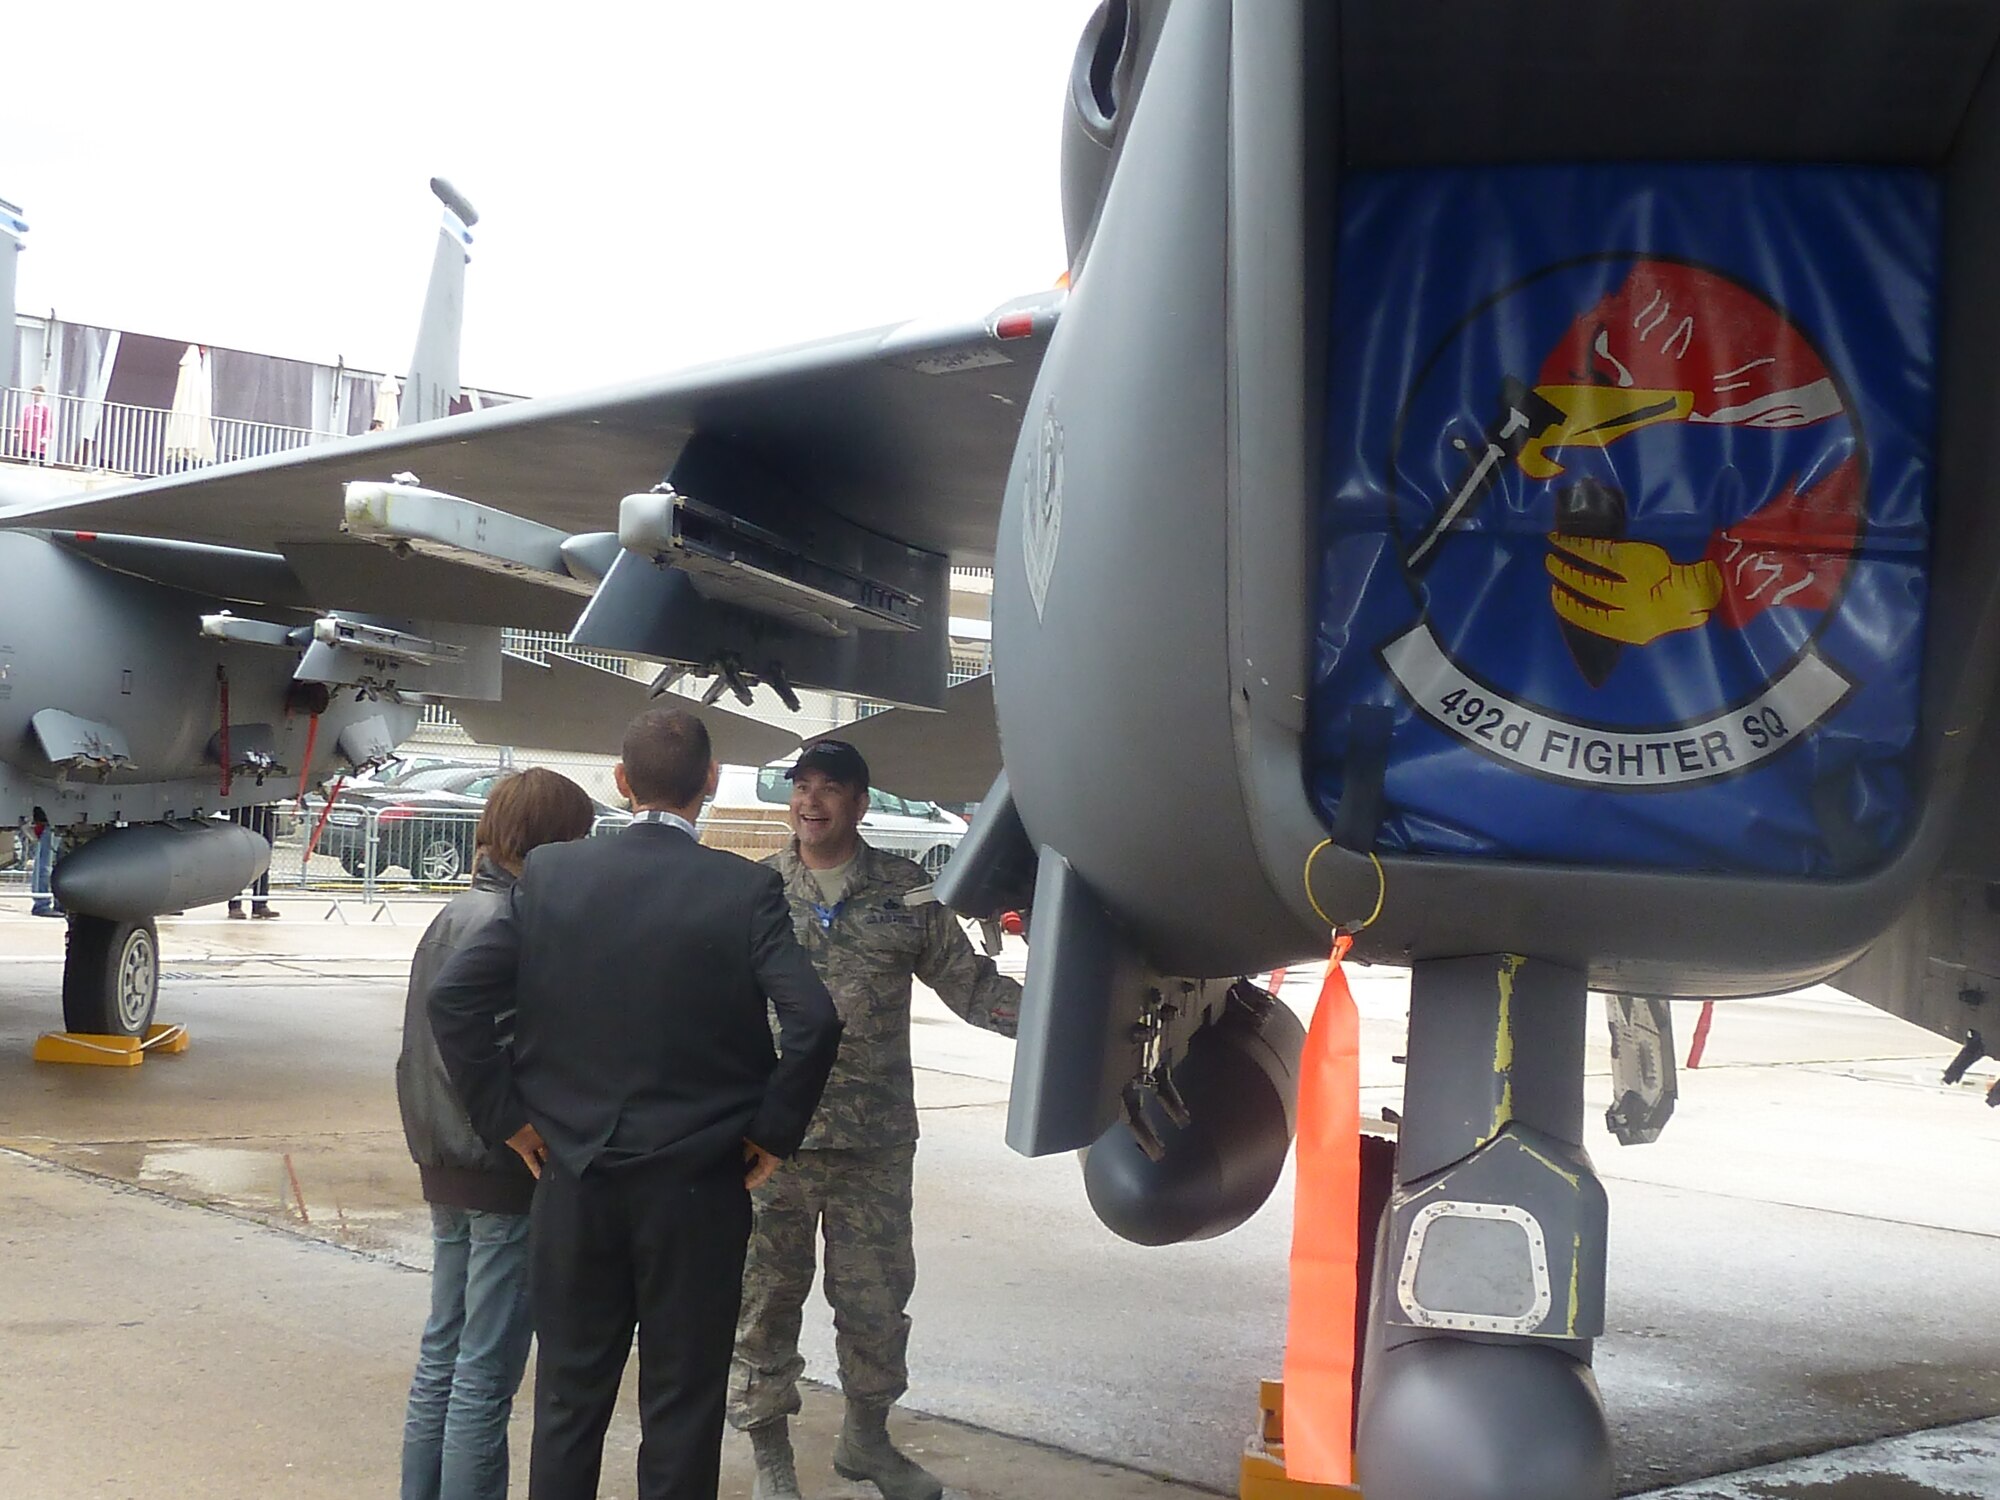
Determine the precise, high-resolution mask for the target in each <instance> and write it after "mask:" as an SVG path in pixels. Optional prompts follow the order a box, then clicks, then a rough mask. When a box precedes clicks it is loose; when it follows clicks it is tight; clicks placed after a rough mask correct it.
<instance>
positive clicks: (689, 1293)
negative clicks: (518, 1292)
mask: <svg viewBox="0 0 2000 1500" xmlns="http://www.w3.org/2000/svg"><path fill="white" fill-rule="evenodd" d="M616 775H617V781H618V789H619V791H620V792H622V793H624V794H625V796H626V797H628V798H629V799H630V800H631V802H632V804H633V806H634V809H635V810H636V811H637V812H638V814H639V817H638V819H637V821H636V822H635V823H634V824H633V826H632V827H631V828H629V829H626V830H625V831H623V832H621V833H619V834H617V835H615V836H612V837H609V838H594V839H583V840H580V841H578V842H576V843H571V844H548V845H544V846H543V847H541V848H539V849H536V850H535V851H534V852H533V854H531V855H530V856H529V858H528V860H527V862H526V864H525V866H524V867H523V869H522V872H521V877H520V879H519V880H518V881H517V882H516V884H515V886H514V889H513V893H512V896H511V899H510V902H509V905H508V908H507V910H506V911H505V913H504V914H502V915H501V916H500V917H499V918H498V919H497V920H496V921H495V922H494V923H493V925H492V926H491V927H490V928H489V929H488V932H487V934H486V935H485V936H484V937H483V938H482V939H480V940H479V941H477V942H476V943H474V944H472V945H470V946H469V947H467V948H465V949H464V950H462V951H461V952H460V953H459V954H458V955H457V956H456V957H455V958H453V959H452V960H451V962H450V963H449V964H447V966H446V967H445V969H444V971H443V972H442V973H441V974H440V975H439V976H438V979H437V983H436V986H435V987H434V988H433V990H432V992H431V1002H430V1015H431V1023H432V1029H433V1030H434V1031H435V1033H436V1035H437V1041H438V1047H439V1050H440V1052H441V1053H442V1054H443V1057H444V1061H445V1066H446V1069H447V1071H448V1072H449V1073H450V1075H451V1078H452V1082H453V1084H454V1085H455V1086H456V1087H457V1089H458V1091H459V1093H460V1095H461V1096H462V1097H463V1099H464V1101H465V1105H466V1109H467V1112H468V1114H469V1115H470V1116H471V1118H472V1122H473V1124H474V1125H475V1126H476V1127H477V1128H478V1130H479V1132H480V1134H481V1135H482V1136H484V1137H485V1138H486V1139H487V1140H489V1141H491V1142H493V1143H495V1144H499V1143H501V1142H504V1143H506V1144H507V1145H509V1146H511V1147H513V1148H514V1150H515V1151H517V1152H519V1153H520V1154H521V1156H522V1158H523V1159H524V1160H526V1161H527V1163H528V1165H529V1167H530V1168H531V1169H532V1170H533V1171H534V1172H535V1173H536V1175H537V1176H538V1177H539V1178H540V1179H541V1180H540V1182H539V1184H538V1185H537V1187H536V1191H535V1200H534V1209H533V1214H532V1219H531V1224H532V1227H531V1230H530V1237H531V1250H530V1266H531V1268H530V1273H529V1276H530V1291H531V1296H532V1299H533V1303H534V1317H535V1332H536V1335H537V1337H538V1339H539V1341H540V1351H541V1352H540V1355H539V1358H538V1360H537V1363H536V1366H535V1436H534V1448H533V1455H532V1457H531V1459H530V1461H529V1491H528V1492H529V1497H530V1500H592V1497H594V1496H595V1495H596V1494H597V1480H598V1470H599V1468H600V1466H601V1464H602V1462H603V1454H604V1432H605V1427H606V1425H607V1424H608V1423H609V1422H610V1420H611V1409H612V1406H613V1404H614V1402H615V1401H616V1399H617V1396H618V1383H619V1380H620V1378H621V1377H622V1376H623V1374H624V1370H625V1361H626V1357H627V1355H628V1354H629V1352H630V1350H631V1346H632V1331H633V1328H634V1326H635V1325H636V1327H637V1329H638V1333H639V1407H640V1418H641V1423H642V1427H643V1436H642V1441H641V1444H640V1449H639V1495H640V1497H641V1500H713V1497H714V1495H715V1491H716V1479H717V1469H718V1466H719V1463H720V1452H721V1443H722V1421H723V1407H724V1400H725V1395H726V1391H727V1382H728V1374H729V1354H730V1346H731V1343H732V1341H733V1339H734V1336H735V1329H736V1317H737V1309H738V1305H739V1301H740V1298H741V1295H742V1285H743V1252H744V1245H745V1242H746V1240H747V1238H748V1235H749V1230H750V1197H749V1193H748V1191H747V1189H748V1188H749V1187H753V1186H757V1185H760V1184H761V1183H762V1182H763V1181H764V1180H765V1179H766V1178H768V1177H769V1176H770V1174H771V1173H772V1172H773V1171H774V1170H775V1169H776V1167H777V1164H778V1159H779V1158H780V1157H785V1156H789V1155H791V1154H792V1153H793V1152H794V1151H796V1150H797V1149H798V1146H799V1142H800V1140H801V1138H802V1137H803V1136H804V1134H805V1129H806V1124H807V1122H808V1121H809V1120H810V1119H811V1118H812V1113H813V1110H814V1108H815V1107H816V1106H817V1105H818V1103H819V1096H820V1091H821V1089H822V1088H823V1087H824V1086H825V1084H826V1078H827V1073H828V1071H829V1070H830V1069H831V1068H832V1066H833V1058H834V1052H835V1049H836V1047H837V1045H838V1042H839V1038H840V1021H839V1018H838V1016H837V1014H836V1012H835V1010H834V1006H833V1002H832V1000H831V999H829V998H828V996H827V992H826V988H825V986H824V985H823V984H821V983H820V980H819V977H818V975H817V974H815V973H814V971H813V966H812V963H811V961H810V960H809V959H808V958H807V957H806V954H805V952H804V950H803V949H801V948H800V946H799V944H798V940H797V938H796V937H794V935H793V930H792V918H791V908H790V906H789V905H788V904H787V902H786V900H785V894H784V886H783V882H782V881H781V880H780V879H779V877H778V874H777V872H776V871H774V870H767V869H765V868H763V867H762V866H759V865H755V864H752V863H750V862H749V861H748V860H744V859H740V858H738V857H737V856H736V855H733V854H727V853H723V852H722V851H720V850H714V849H707V848H704V847H703V846H702V845H700V844H699V843H697V842H696V840H695V829H694V819H695V817H696V816H697V815H698V814H699V813H700V811H701V805H702V802H703V801H704V800H705V799H706V798H707V797H709V796H711V795H713V794H714V791H715V782H716V766H715V763H714V759H713V757H712V756H711V755H710V752H709V743H708V731H707V729H706V728H705V727H704V726H703V725H702V723H701V721H700V720H699V719H696V718H695V717H694V716H693V715H691V714H688V713H685V712H682V711H680V710H676V709H667V708H655V709H651V710H648V711H647V712H646V713H643V714H641V715H640V716H639V717H638V718H636V719H634V720H633V721H632V724H631V726H630V727H629V728H628V729H627V730H626V731H625V744H624V760H623V763H622V764H621V765H620V766H619V767H618V769H617V773H616ZM767 1006H768V1009H767ZM771 1011H775V1012H776V1014H777V1019H778V1035H779V1042H780V1046H781V1048H782V1052H781V1055H778V1056H776V1057H774V1056H773V1049H772V1041H771V1025H770V1020H769V1016H770V1012H771ZM510 1013H511V1015H510ZM509 1027H511V1030H512V1039H511V1042H510V1041H509V1040H508V1037H507V1035H506V1032H507V1029H508V1028H509Z"/></svg>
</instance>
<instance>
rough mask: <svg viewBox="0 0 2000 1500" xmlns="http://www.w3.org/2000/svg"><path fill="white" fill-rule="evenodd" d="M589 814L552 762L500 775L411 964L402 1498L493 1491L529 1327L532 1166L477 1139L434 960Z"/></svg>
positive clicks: (490, 915) (501, 1488)
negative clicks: (426, 1310)
mask: <svg viewBox="0 0 2000 1500" xmlns="http://www.w3.org/2000/svg"><path fill="white" fill-rule="evenodd" d="M595 816H596V809H595V808H594V807H593V806H592V804H591V801H590V798H589V796H588V795H586V794H585V792H584V790H583V788H582V787H580V786H578V785H577V784H576V783H575V782H573V781H571V780H570V779H569V778H568V777H566V776H559V775H557V774H556V773H555V772H554V771H546V770H541V769H539V768H538V769H534V770H528V771H523V772H521V773H520V774H518V775H515V776H509V777H507V778H506V779H505V780H503V781H501V782H500V783H499V784H498V785H497V786H495V787H494V788H493V792H492V795H491V796H490V797H489V798H488V799H487V802H486V809H485V811H484V812H483V813H482V814H481V815H480V819H479V827H478V830H477V832H476V833H475V834H474V836H473V840H474V844H475V845H476V851H477V852H476V853H475V856H474V865H473V875H472V889H471V890H469V891H467V892H465V894H463V895H461V896H458V897H456V898H455V899H454V900H452V901H451V902H450V904H448V905H447V906H446V907H445V909H444V910H443V911H441V912H439V913H438V915H437V919H436V920H435V921H433V922H432V923H431V925H430V929H429V930H428V931H427V932H425V933H424V937H423V941H422V942H421V943H420V944H418V946H417V953H416V958H415V959H414V960H413V961H412V963H411V965H410V991H409V998H408V1001H407V1004H406V1008H405V1010H404V1014H403V1050H402V1054H401V1055H400V1056H399V1057H398V1058H397V1059H396V1099H397V1102H398V1103H399V1104H400V1105H401V1106H402V1112H403V1135H404V1137H405V1138H406V1139H407V1140H408V1142H409V1146H410V1155H411V1157H412V1158H413V1159H414V1160H415V1161H416V1164H417V1173H418V1175H419V1177H420V1178H421V1179H422V1182H423V1191H424V1199H425V1201H426V1202H427V1203H429V1204H430V1209H431V1230H432V1235H433V1238H434V1244H435V1256H434V1258H433V1261H432V1268H431V1313H430V1321H429V1322H428V1323H427V1324H426V1325H425V1327H424V1335H423V1342H422V1344H421V1346H420V1347H419V1351H418V1355H417V1370H416V1374H415V1376H414V1377H412V1379H411V1381H410V1399H409V1406H408V1408H407V1410H406V1411H405V1413H404V1418H403V1489H402V1500H503V1497H504V1496H505V1495H506V1493H507V1468H508V1466H507V1419H508V1417H509V1415H510V1414H511V1413H512V1410H513V1405H514V1393H515V1391H516V1390H517V1389H518V1388H519V1387H520V1384H521V1374H522V1371H523V1370H524V1369H525V1367H526V1365H527V1362H528V1340H529V1335H530V1332H531V1324H530V1318H529V1308H528V1207H529V1203H530V1201H531V1199H532V1198H533V1196H534V1188H535V1179H534V1176H533V1174H532V1173H530V1171H529V1169H528V1165H527V1163H526V1161H524V1160H523V1159H522V1158H521V1157H520V1156H518V1155H516V1154H515V1153H514V1152H513V1151H510V1150H508V1149H506V1148H505V1147H495V1146H488V1145H487V1144H486V1143H485V1142H484V1141H482V1140H481V1139H480V1138H479V1133H478V1132H477V1131H475V1130H474V1129H473V1128H472V1122H471V1120H470V1119H468V1118H467V1116H466V1112H465V1106H464V1105H463V1104H461V1103H460V1102H459V1098H458V1094H457V1093H456V1091H455V1090H454V1089H453V1088H452V1084H451V1079H450V1078H449V1077H448V1076H447V1075H446V1073H445V1066H444V1060H443V1058H442V1057H441V1056H440V1055H439V1053H438V1045H437V1039H436V1037H435V1036H434V1035H433V1034H432V1032H431V1024H430V1016H429V1013H428V1007H429V1002H430V992H431V989H432V987H433V985H434V984H435V983H436V981H437V976H438V974H439V972H440V971H441V970H442V969H443V968H444V966H445V961H446V960H447V959H449V958H450V957H451V956H452V955H453V954H454V953H457V952H458V951H459V950H461V949H462V948H464V947H466V946H467V945H468V944H470V943H472V942H474V941H475V940H476V939H478V938H479V937H480V936H481V935H482V934H483V933H484V932H485V931H486V929H487V928H488V926H490V925H491V924H492V922H493V921H494V920H495V919H496V918H497V917H499V916H500V914H501V913H502V912H504V911H505V910H506V908H507V893H508V891H509V889H510V888H511V887H512V886H513V884H514V878H515V876H517V875H518V874H519V873H520V871H521V863H522V861H523V860H525V859H526V858H527V855H528V851H529V850H530V849H534V848H536V847H538V846H540V845H542V844H553V843H565V842H567V841H569V840H571V839H578V838H582V837H583V836H584V835H585V834H587V833H589V832H590V829H591V824H592V822H593V821H594V819H595ZM501 1024H502V1025H503V1026H504V1025H506V1024H507V1023H506V1021H505V1019H504V1018H503V1020H502V1022H501Z"/></svg>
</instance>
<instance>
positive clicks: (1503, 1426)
mask: <svg viewBox="0 0 2000 1500" xmlns="http://www.w3.org/2000/svg"><path fill="white" fill-rule="evenodd" d="M1584 999H1585V983H1584V976H1583V975H1582V974H1581V973H1578V972H1577V971H1575V970H1573V969H1565V968H1561V967H1559V966H1557V965H1555V964H1549V963H1543V962H1540V961H1538V960H1534V959H1523V958H1517V957H1512V956H1504V955H1496V956H1488V957H1482V958H1454V959H1436V960H1431V961H1428V962H1422V963H1419V964H1418V965H1417V966H1416V970H1415V972H1414V974H1413V975H1412V978H1411V986H1410V1052H1409V1064H1410V1072H1409V1079H1408V1083H1407V1085H1406V1088H1405V1091H1404V1108H1403V1123H1402V1130H1401V1141H1400V1149H1399V1153H1398V1159H1397V1168H1396V1190H1395V1195H1394V1197H1393V1198H1392V1199H1391V1202H1390V1206H1389V1212H1388V1215H1387V1216H1386V1218H1385V1221H1384V1224H1383V1230H1382V1243H1381V1250H1380V1254H1379V1256H1378V1259H1377V1261H1376V1271H1375V1276H1374V1294H1373V1299H1372V1301H1373V1306H1372V1308H1371V1315H1370V1319H1369V1329H1368V1349H1367V1355H1366V1358H1365V1359H1364V1361H1363V1365H1362V1370H1363V1374H1362V1389H1361V1423H1360V1429H1359V1432H1358V1435H1357V1444H1356V1455H1357V1468H1358V1471H1359V1474H1360V1477H1361V1480H1362V1483H1363V1485H1364V1487H1365V1489H1366V1491H1367V1494H1368V1500H1523V1497H1525V1496H1533V1497H1534V1500H1610V1497H1611V1494H1612V1469H1611V1444H1610V1438H1609V1434H1608V1433H1607V1431H1606V1428H1605V1422H1604V1410H1603V1407H1602V1406H1601V1405H1600V1404H1599V1401H1598V1395H1597V1381H1596V1377H1595V1376H1594V1375H1592V1373H1591V1369H1590V1355H1591V1341H1592V1340H1593V1339H1594V1338H1595V1337H1596V1336H1597V1335H1599V1334H1601V1333H1602V1332H1603V1331H1604V1255H1605V1238H1606V1236H1605V1202H1604V1189H1603V1186H1602V1185H1601V1184H1600V1183H1599V1182H1598V1180H1597V1177H1596V1174H1595V1173H1594V1172H1593V1171H1592V1169H1591V1165H1590V1158H1589V1156H1588V1155H1587V1154H1586V1153H1585V1151H1584V1149H1583V1144H1582V1143H1583V1036H1584Z"/></svg>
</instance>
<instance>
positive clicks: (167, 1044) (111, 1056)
mask: <svg viewBox="0 0 2000 1500" xmlns="http://www.w3.org/2000/svg"><path fill="white" fill-rule="evenodd" d="M187 1049H188V1029H187V1027H186V1025H185V1024H182V1023H179V1022H176V1023H174V1024H173V1025H158V1024H155V1025H152V1026H148V1027H147V1028H146V1034H145V1035H144V1036H143V1037H136V1036H100V1035H96V1034H93V1033H91V1032H87V1031H45V1032H43V1033H42V1034H41V1035H40V1036H39V1037H37V1038H36V1039H35V1061H36V1062H38V1063H74V1064H76V1065H78V1066H81V1067H90V1068H136V1067H138V1066H139V1064H140V1063H142V1062H144V1061H145V1060H146V1054H147V1053H148V1052H185V1051H187Z"/></svg>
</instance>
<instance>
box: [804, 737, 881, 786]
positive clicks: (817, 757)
mask: <svg viewBox="0 0 2000 1500" xmlns="http://www.w3.org/2000/svg"><path fill="white" fill-rule="evenodd" d="M802 771H818V772H820V773H821V774H822V775H824V776H825V777H826V778H827V779H828V780H830V781H838V782H840V783H841V784H842V785H844V786H858V787H860V788H861V789H862V790H863V791H866V790H867V789H868V786H869V781H868V762H867V761H865V760H863V759H862V758H861V752H860V751H859V750H857V749H855V748H854V747H853V746H852V745H850V744H848V743H847V741H846V740H818V741H815V742H814V743H813V744H810V745H808V746H806V748H805V753H804V754H803V755H801V756H800V757H799V758H798V761H797V763H796V764H795V765H793V766H792V768H791V769H790V770H789V771H787V772H785V780H787V781H797V780H798V779H799V773H800V772H802Z"/></svg>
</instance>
